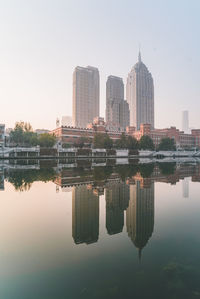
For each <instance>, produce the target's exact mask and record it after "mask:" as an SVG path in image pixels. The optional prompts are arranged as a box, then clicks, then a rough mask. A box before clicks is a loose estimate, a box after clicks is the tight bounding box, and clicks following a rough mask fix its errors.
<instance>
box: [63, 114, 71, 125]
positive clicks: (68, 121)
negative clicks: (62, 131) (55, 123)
mask: <svg viewBox="0 0 200 299" xmlns="http://www.w3.org/2000/svg"><path fill="white" fill-rule="evenodd" d="M61 125H62V126H63V127H71V126H72V116H66V115H65V116H62V119H61Z"/></svg>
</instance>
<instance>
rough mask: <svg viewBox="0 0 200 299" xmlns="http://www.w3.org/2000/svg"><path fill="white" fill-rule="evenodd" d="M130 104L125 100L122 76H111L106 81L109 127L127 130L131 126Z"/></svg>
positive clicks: (107, 120)
mask: <svg viewBox="0 0 200 299" xmlns="http://www.w3.org/2000/svg"><path fill="white" fill-rule="evenodd" d="M129 117H130V116H129V105H128V103H127V102H126V101H125V100H124V83H123V80H122V78H119V77H116V76H109V77H108V79H107V82H106V123H107V125H108V126H109V127H116V128H118V129H119V130H125V129H126V127H127V126H129V121H130V120H129Z"/></svg>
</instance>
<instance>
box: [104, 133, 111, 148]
mask: <svg viewBox="0 0 200 299" xmlns="http://www.w3.org/2000/svg"><path fill="white" fill-rule="evenodd" d="M112 147H113V140H112V139H111V138H110V136H109V135H108V134H105V135H104V148H106V149H111V148H112Z"/></svg>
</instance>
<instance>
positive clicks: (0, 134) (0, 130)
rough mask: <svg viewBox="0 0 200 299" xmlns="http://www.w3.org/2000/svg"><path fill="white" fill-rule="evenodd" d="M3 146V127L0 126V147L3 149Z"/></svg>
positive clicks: (2, 125)
mask: <svg viewBox="0 0 200 299" xmlns="http://www.w3.org/2000/svg"><path fill="white" fill-rule="evenodd" d="M4 144H5V125H4V124H0V147H3V146H4Z"/></svg>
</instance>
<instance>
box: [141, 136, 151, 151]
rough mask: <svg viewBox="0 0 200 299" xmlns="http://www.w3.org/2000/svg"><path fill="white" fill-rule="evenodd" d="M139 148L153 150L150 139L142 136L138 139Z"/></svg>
mask: <svg viewBox="0 0 200 299" xmlns="http://www.w3.org/2000/svg"><path fill="white" fill-rule="evenodd" d="M139 148H140V149H143V150H154V144H153V140H152V139H151V137H149V136H147V135H144V136H142V137H141V138H140V141H139Z"/></svg>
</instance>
